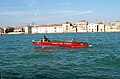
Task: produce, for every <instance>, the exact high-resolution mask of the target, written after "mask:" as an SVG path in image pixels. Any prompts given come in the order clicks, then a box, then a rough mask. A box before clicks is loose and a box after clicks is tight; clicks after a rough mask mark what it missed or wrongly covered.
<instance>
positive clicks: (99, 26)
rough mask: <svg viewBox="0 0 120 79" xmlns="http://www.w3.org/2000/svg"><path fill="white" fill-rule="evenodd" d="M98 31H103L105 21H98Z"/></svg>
mask: <svg viewBox="0 0 120 79" xmlns="http://www.w3.org/2000/svg"><path fill="white" fill-rule="evenodd" d="M98 32H105V23H104V22H99V23H98Z"/></svg>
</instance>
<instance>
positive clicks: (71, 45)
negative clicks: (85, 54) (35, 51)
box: [32, 41, 89, 48]
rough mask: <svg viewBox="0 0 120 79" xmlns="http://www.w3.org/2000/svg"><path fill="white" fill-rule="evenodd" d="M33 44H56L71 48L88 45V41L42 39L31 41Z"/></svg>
mask: <svg viewBox="0 0 120 79" xmlns="http://www.w3.org/2000/svg"><path fill="white" fill-rule="evenodd" d="M32 43H33V44H34V45H37V46H58V47H72V48H79V47H87V46H89V44H88V43H84V42H64V41H57V42H56V41H51V42H43V41H33V42H32Z"/></svg>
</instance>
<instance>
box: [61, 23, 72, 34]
mask: <svg viewBox="0 0 120 79" xmlns="http://www.w3.org/2000/svg"><path fill="white" fill-rule="evenodd" d="M62 26H63V29H64V30H63V32H64V33H66V32H73V24H72V23H71V22H65V23H64V24H62Z"/></svg>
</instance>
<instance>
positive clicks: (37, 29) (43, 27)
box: [32, 24, 64, 33]
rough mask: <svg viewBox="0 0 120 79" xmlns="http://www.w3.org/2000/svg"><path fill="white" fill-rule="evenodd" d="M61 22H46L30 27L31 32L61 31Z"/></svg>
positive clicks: (62, 29) (62, 30)
mask: <svg viewBox="0 0 120 79" xmlns="http://www.w3.org/2000/svg"><path fill="white" fill-rule="evenodd" d="M63 32H64V28H63V26H62V24H46V25H39V26H34V27H32V33H63Z"/></svg>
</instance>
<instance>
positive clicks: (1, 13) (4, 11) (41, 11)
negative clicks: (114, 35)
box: [0, 0, 120, 27]
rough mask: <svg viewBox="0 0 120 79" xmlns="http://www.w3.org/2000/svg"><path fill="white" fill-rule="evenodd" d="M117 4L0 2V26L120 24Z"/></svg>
mask: <svg viewBox="0 0 120 79" xmlns="http://www.w3.org/2000/svg"><path fill="white" fill-rule="evenodd" d="M119 3H120V0H1V1H0V26H2V27H5V26H21V25H28V24H33V23H34V24H35V25H40V24H60V23H64V22H66V21H69V22H72V23H77V22H78V21H80V20H87V21H88V22H96V21H104V22H106V23H112V22H113V23H114V22H115V21H116V20H120V5H119Z"/></svg>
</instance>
